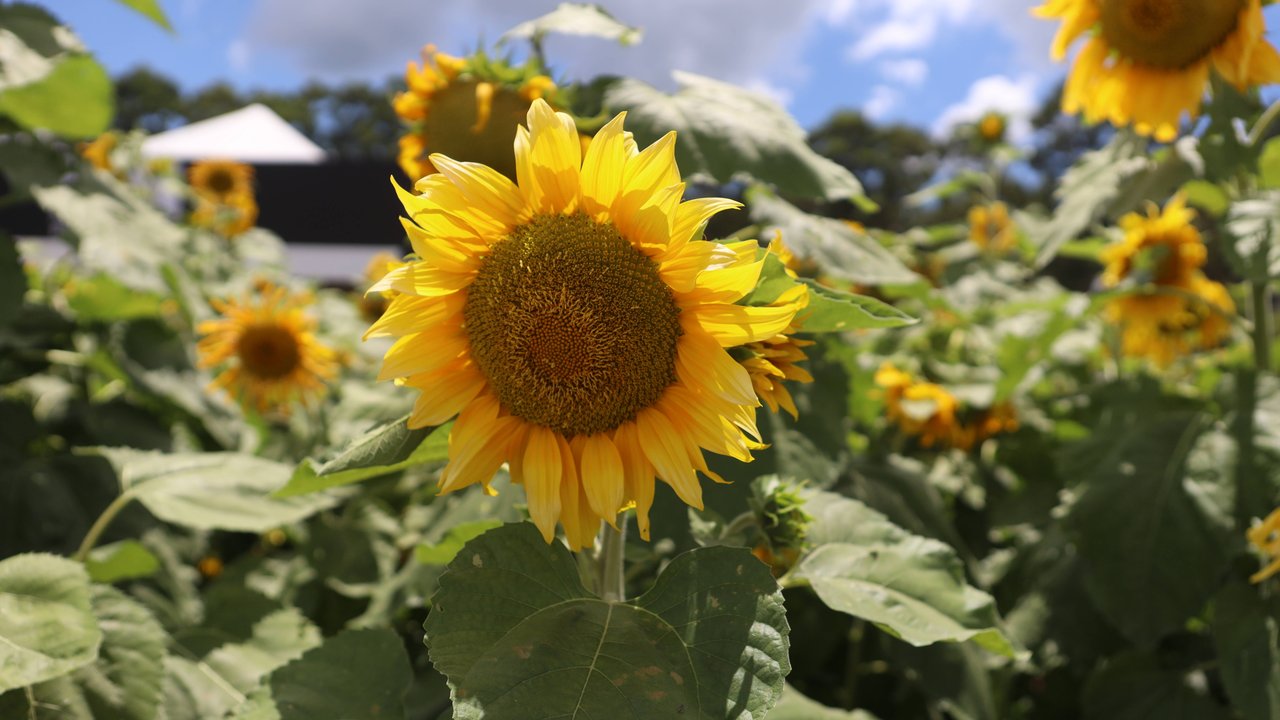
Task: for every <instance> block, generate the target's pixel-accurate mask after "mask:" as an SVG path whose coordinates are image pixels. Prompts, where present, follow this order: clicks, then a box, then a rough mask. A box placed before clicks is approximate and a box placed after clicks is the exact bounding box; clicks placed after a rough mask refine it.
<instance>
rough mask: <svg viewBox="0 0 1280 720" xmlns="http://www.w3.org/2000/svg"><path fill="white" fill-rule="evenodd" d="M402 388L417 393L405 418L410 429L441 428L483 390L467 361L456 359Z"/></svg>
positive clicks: (410, 378)
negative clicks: (411, 409) (415, 390)
mask: <svg viewBox="0 0 1280 720" xmlns="http://www.w3.org/2000/svg"><path fill="white" fill-rule="evenodd" d="M405 384H406V385H409V386H411V387H415V388H418V389H419V391H420V392H419V394H418V399H417V401H416V402H414V404H413V414H412V415H410V416H409V427H410V428H421V427H432V426H435V425H441V424H444V423H445V422H447V421H448V420H449V418H451V417H453V416H454V415H457V414H458V413H460V412H462V410H463V409H465V408H466V407H467V404H468V403H470V402H471V401H472V400H474V399H475V397H476V396H477V395H479V394H480V391H481V390H483V389H484V384H485V379H484V376H483V375H481V374H480V372H479V371H478V370H477V369H476V367H475V364H474V363H473V362H472V361H471V359H470V358H459V359H457V360H454V361H453V362H451V363H449V364H447V365H444V366H442V367H440V368H439V369H437V370H435V371H433V372H429V373H422V374H419V375H413V376H411V377H409V378H408V380H406V381H405Z"/></svg>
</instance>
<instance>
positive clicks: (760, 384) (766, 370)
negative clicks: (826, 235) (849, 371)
mask: <svg viewBox="0 0 1280 720" xmlns="http://www.w3.org/2000/svg"><path fill="white" fill-rule="evenodd" d="M769 252H770V253H771V254H773V255H774V256H776V257H777V258H778V259H779V260H781V261H782V264H783V267H784V268H786V272H787V275H789V276H790V277H792V278H796V277H798V275H797V272H796V268H798V267H800V265H801V262H800V260H799V259H797V258H796V256H795V254H794V253H792V252H791V249H790V248H788V247H787V246H786V244H785V243H783V242H782V233H778V234H777V236H775V237H774V239H773V240H771V241H769ZM772 304H773V305H775V306H785V305H792V304H794V305H796V306H797V307H799V308H801V309H802V310H803V308H804V307H806V306H807V305H808V304H809V289H808V288H807V287H806V286H804V285H796V286H794V287H792V288H791V289H789V290H787V291H786V292H784V293H783V294H782V295H780V296H779V297H778V299H777V300H775V301H774V302H773V303H772ZM803 325H804V318H803V313H797V314H796V319H795V320H792V321H791V324H790V325H788V326H787V327H786V328H785V329H783V331H782V332H780V333H778V334H777V335H774V336H773V337H771V338H766V339H764V340H760V341H759V342H753V343H747V345H746V346H745V349H746V352H747V355H746V357H745V358H743V359H742V360H741V361H740V362H741V363H742V366H743V367H744V368H746V369H747V372H748V373H749V374H750V375H751V385H752V386H753V387H754V388H755V390H756V395H757V396H758V397H759V398H760V399H761V400H763V401H764V403H765V404H766V405H768V406H769V410H771V411H773V412H778V407H779V406H781V407H782V408H783V409H785V410H786V411H787V412H788V413H790V414H791V417H793V418H796V419H799V417H800V411H799V410H798V409H797V408H796V403H795V400H794V399H793V398H792V397H791V392H790V391H788V390H787V388H786V386H785V385H783V381H784V380H791V381H794V382H800V383H811V382H813V376H812V375H810V374H809V371H807V370H805V369H804V368H802V367H799V366H798V365H796V363H800V362H804V361H806V360H808V357H806V356H805V352H804V348H806V347H809V346H811V345H813V341H812V340H800V339H798V338H796V337H795V335H796V334H797V333H799V332H800V331H801V329H802V327H803Z"/></svg>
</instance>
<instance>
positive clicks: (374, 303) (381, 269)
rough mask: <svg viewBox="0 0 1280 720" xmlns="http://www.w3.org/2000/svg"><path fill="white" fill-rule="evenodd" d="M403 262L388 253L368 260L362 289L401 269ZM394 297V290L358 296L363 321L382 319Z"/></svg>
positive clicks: (382, 253) (381, 253)
mask: <svg viewBox="0 0 1280 720" xmlns="http://www.w3.org/2000/svg"><path fill="white" fill-rule="evenodd" d="M403 266H404V262H402V261H401V260H400V259H399V258H397V257H396V256H394V255H392V254H391V253H389V252H380V253H377V254H376V255H374V256H373V257H371V258H369V264H368V265H366V266H365V269H364V287H365V288H369V287H372V286H373V285H375V284H377V282H378V281H379V280H381V279H382V278H384V277H386V276H387V273H388V272H391V271H392V270H394V269H396V268H398V267H403ZM392 297H395V291H394V290H384V291H382V292H366V293H363V294H362V295H361V296H360V302H359V306H360V314H362V315H364V317H365V319H367V320H369V321H370V322H373V321H374V320H377V319H378V318H380V317H382V314H383V313H384V312H386V311H387V303H389V302H390V301H391V298H392Z"/></svg>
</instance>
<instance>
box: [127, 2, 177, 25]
mask: <svg viewBox="0 0 1280 720" xmlns="http://www.w3.org/2000/svg"><path fill="white" fill-rule="evenodd" d="M116 1H117V2H119V3H120V4H122V5H126V6H128V7H131V8H133V9H134V10H137V11H138V12H140V13H142V14H143V15H145V16H146V17H147V18H148V19H149V20H151V22H153V23H155V24H157V25H159V26H160V27H162V28H164V29H165V30H168V31H169V32H173V26H172V25H170V24H169V18H167V17H165V14H164V9H163V8H161V7H160V2H159V0H116Z"/></svg>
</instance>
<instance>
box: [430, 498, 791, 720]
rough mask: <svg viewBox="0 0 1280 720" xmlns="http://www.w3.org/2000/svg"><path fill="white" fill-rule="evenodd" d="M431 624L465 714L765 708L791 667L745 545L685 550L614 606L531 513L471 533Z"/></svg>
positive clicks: (758, 567)
mask: <svg viewBox="0 0 1280 720" xmlns="http://www.w3.org/2000/svg"><path fill="white" fill-rule="evenodd" d="M425 628H426V631H427V645H428V647H429V648H430V654H431V659H432V662H433V663H435V666H436V668H437V669H438V670H440V671H441V672H443V673H444V674H445V675H446V676H447V677H448V679H449V683H450V687H451V688H452V689H453V697H454V717H455V718H459V719H460V720H479V719H480V718H484V719H485V720H504V719H507V718H510V719H512V720H514V719H517V718H519V719H523V718H529V717H569V716H571V715H576V716H577V717H613V718H617V719H618V720H641V719H642V718H656V717H687V718H690V720H712V719H715V720H720V719H722V718H725V719H727V718H749V717H761V716H763V715H764V714H765V713H766V712H768V710H769V709H770V708H771V707H772V706H773V705H774V703H775V702H776V700H777V698H778V696H779V695H780V694H781V692H782V684H783V683H782V679H783V677H784V676H785V675H786V673H787V672H788V671H789V670H790V663H789V661H788V658H787V647H788V641H787V630H788V628H787V621H786V617H785V615H784V613H783V608H782V595H781V593H780V592H779V590H778V587H777V584H776V583H775V582H774V580H773V577H772V576H771V575H770V573H769V570H768V568H766V567H765V566H764V565H763V564H761V563H760V562H759V561H758V560H756V559H755V558H753V557H752V556H751V555H750V554H749V553H748V552H747V551H746V550H745V549H742V548H728V547H713V548H701V549H698V550H694V551H692V552H688V553H685V554H683V555H680V556H679V557H677V558H676V559H675V560H673V561H672V562H671V564H670V565H669V566H668V567H667V568H666V569H665V570H664V571H663V573H662V575H660V576H659V578H658V581H657V582H656V583H655V585H654V586H653V588H652V589H650V590H649V592H647V593H645V594H644V595H643V596H641V597H640V598H638V599H636V600H635V601H634V602H632V603H612V602H606V601H604V600H601V599H599V598H596V597H594V596H592V595H591V594H589V593H588V592H587V591H586V589H585V588H584V587H583V586H582V582H581V580H580V579H579V575H578V570H577V568H576V566H575V563H574V560H573V558H572V557H571V556H570V555H569V552H568V551H567V550H565V548H564V547H563V546H562V545H560V544H559V543H553V544H551V545H548V544H546V543H544V542H543V541H542V539H541V537H540V536H539V534H538V532H537V530H535V529H534V527H533V526H532V525H531V524H529V523H520V524H510V525H506V526H503V527H500V528H497V529H495V530H491V531H489V532H487V533H485V534H484V535H481V536H480V537H478V538H476V539H475V540H472V541H471V542H469V543H467V545H466V546H465V547H464V548H463V549H462V551H461V552H460V553H459V554H458V556H457V557H456V558H455V559H454V560H453V562H451V563H450V564H449V569H448V571H447V572H446V573H445V574H444V575H443V576H441V579H440V590H439V592H437V593H436V596H435V598H434V600H433V609H432V611H431V614H430V615H429V616H428V617H427V621H426V624H425Z"/></svg>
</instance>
